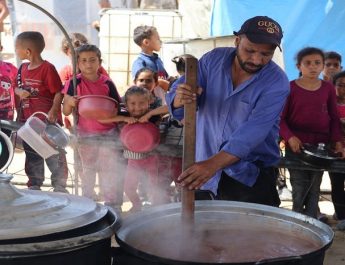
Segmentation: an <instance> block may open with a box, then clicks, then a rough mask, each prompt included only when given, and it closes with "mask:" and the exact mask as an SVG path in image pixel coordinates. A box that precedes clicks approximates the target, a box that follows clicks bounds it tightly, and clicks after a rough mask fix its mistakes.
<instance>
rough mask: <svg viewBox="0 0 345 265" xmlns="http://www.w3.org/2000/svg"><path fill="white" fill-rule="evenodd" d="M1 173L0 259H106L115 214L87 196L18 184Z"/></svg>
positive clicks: (91, 262)
mask: <svg viewBox="0 0 345 265" xmlns="http://www.w3.org/2000/svg"><path fill="white" fill-rule="evenodd" d="M11 177H12V176H10V175H6V174H1V175H0V264H1V265H24V264H30V265H61V264H64V265H76V264H83V265H110V264H111V236H112V235H113V234H114V233H113V230H114V226H115V225H116V223H117V221H118V220H117V217H116V215H115V213H114V212H112V211H111V210H110V209H108V208H107V207H105V206H102V205H100V204H97V203H95V202H93V201H92V200H90V199H87V198H84V197H78V196H74V195H68V194H65V193H55V192H42V191H33V190H32V191H31V190H19V189H17V188H15V187H14V186H12V185H11V184H10V179H11Z"/></svg>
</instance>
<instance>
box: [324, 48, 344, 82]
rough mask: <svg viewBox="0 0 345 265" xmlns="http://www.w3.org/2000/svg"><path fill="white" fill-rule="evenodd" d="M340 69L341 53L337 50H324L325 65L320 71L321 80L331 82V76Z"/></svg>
mask: <svg viewBox="0 0 345 265" xmlns="http://www.w3.org/2000/svg"><path fill="white" fill-rule="evenodd" d="M341 69H342V66H341V55H340V54H339V53H337V52H333V51H330V52H325V66H324V68H323V71H322V76H323V78H322V79H323V80H325V81H329V82H332V78H333V76H334V75H335V74H336V73H339V72H340V71H341Z"/></svg>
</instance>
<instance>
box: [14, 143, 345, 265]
mask: <svg viewBox="0 0 345 265" xmlns="http://www.w3.org/2000/svg"><path fill="white" fill-rule="evenodd" d="M67 154H68V156H67V161H73V152H72V150H71V149H67ZM23 168H24V153H23V152H22V151H20V150H17V149H16V150H15V154H14V159H13V161H12V163H11V165H10V167H9V169H8V173H11V174H13V176H14V177H13V179H12V183H14V184H16V186H17V187H18V188H20V189H23V188H26V187H25V182H26V181H27V179H26V176H25V173H24V170H23ZM69 170H70V176H69V180H68V185H69V187H68V189H69V191H70V193H72V194H76V190H75V181H76V179H75V178H74V171H73V162H71V163H69ZM47 172H49V171H48V170H47ZM44 184H45V187H43V189H44V190H46V191H49V190H50V189H51V186H50V180H49V179H48V178H47V179H46V181H45V183H44ZM329 185H330V184H329V178H328V176H324V181H323V183H322V185H321V189H322V190H324V191H326V192H325V194H326V195H323V196H322V198H321V201H320V203H319V205H320V209H321V212H323V213H325V214H327V216H328V220H329V225H330V226H331V227H332V228H333V229H334V228H335V225H336V221H334V220H333V218H332V215H333V213H334V208H333V204H332V202H331V201H330V196H329V192H328V193H327V190H328V191H329ZM78 194H80V191H79V193H78ZM291 206H292V203H291V200H289V199H287V200H284V201H282V205H281V207H283V208H287V209H291ZM130 207H131V203H130V202H128V201H126V202H125V203H124V204H123V206H122V209H123V211H124V212H126V211H128V210H129V208H130ZM334 231H335V237H334V240H333V243H332V245H331V247H330V248H329V249H328V250H327V251H326V257H325V261H324V265H345V232H344V231H336V230H335V229H334ZM311 265H312V264H311Z"/></svg>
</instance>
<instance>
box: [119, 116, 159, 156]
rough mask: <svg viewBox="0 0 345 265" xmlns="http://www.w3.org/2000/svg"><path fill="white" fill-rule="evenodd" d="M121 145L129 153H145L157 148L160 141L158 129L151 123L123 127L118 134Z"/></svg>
mask: <svg viewBox="0 0 345 265" xmlns="http://www.w3.org/2000/svg"><path fill="white" fill-rule="evenodd" d="M120 139H121V142H122V143H123V145H124V146H125V147H126V148H127V149H128V150H130V151H132V152H136V153H146V152H150V151H152V150H153V149H154V148H156V147H157V145H158V144H159V141H160V134H159V129H158V128H157V126H155V125H154V124H152V123H151V122H146V123H134V124H127V125H125V126H124V127H123V128H122V130H121V133H120Z"/></svg>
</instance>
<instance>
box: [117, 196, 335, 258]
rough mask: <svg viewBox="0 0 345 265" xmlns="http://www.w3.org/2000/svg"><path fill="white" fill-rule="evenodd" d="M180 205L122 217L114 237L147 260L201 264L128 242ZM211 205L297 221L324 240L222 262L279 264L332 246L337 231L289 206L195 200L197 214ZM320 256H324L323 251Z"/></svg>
mask: <svg viewBox="0 0 345 265" xmlns="http://www.w3.org/2000/svg"><path fill="white" fill-rule="evenodd" d="M180 208H181V204H180V203H172V204H169V205H163V206H157V207H153V208H151V209H148V210H145V211H143V212H139V213H135V214H133V215H131V216H129V217H127V218H126V219H124V220H123V222H122V223H121V226H120V227H119V228H118V229H117V230H116V232H115V239H116V241H117V243H118V244H119V246H120V247H121V248H123V249H124V250H125V251H126V252H128V253H129V254H131V255H134V256H136V257H139V258H141V259H144V260H148V261H153V262H159V263H161V264H200V262H196V261H187V260H183V259H182V258H181V259H180V260H174V259H171V258H168V257H164V255H156V253H154V254H152V253H147V252H145V250H142V249H139V248H137V247H134V246H132V244H131V243H130V242H129V241H130V240H127V237H130V236H131V233H133V231H134V230H135V232H138V231H137V230H138V229H143V230H144V229H147V226H146V225H147V224H150V225H154V224H152V222H155V220H158V219H161V221H164V219H162V218H167V217H169V218H173V216H174V215H180ZM210 209H211V212H213V213H219V212H222V211H228V210H230V209H231V210H233V211H235V212H236V211H244V212H243V214H244V215H245V217H246V218H250V216H257V215H260V216H262V217H263V218H276V219H277V220H279V221H281V222H285V223H286V224H294V225H296V226H297V228H298V229H302V228H303V229H304V231H305V232H309V231H310V233H312V234H313V235H316V236H317V237H318V238H319V239H320V240H321V241H322V242H323V244H322V247H320V248H319V249H316V250H315V251H312V252H310V253H305V254H302V255H299V256H289V257H281V258H280V257H279V258H272V259H264V260H259V261H255V262H251V261H243V262H240V263H232V262H224V263H222V264H229V265H231V264H232V265H233V264H269V263H272V264H274V263H275V262H276V263H277V264H280V262H282V261H294V260H299V259H306V258H313V257H315V256H317V255H320V254H322V253H323V252H324V251H325V250H326V249H327V248H329V246H330V245H331V243H332V241H333V237H334V232H333V231H332V229H331V228H330V227H329V226H328V225H326V224H324V223H322V222H320V221H318V220H317V219H314V218H311V217H309V216H306V215H303V214H299V213H296V212H293V211H290V210H286V209H281V208H275V207H270V206H265V205H259V204H253V203H243V202H234V201H196V205H195V213H196V214H198V212H199V213H204V214H205V213H206V212H207V211H210ZM140 236H143V235H140ZM151 242H152V241H151ZM321 256H322V257H323V255H321ZM215 263H218V262H203V263H202V264H215Z"/></svg>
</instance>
